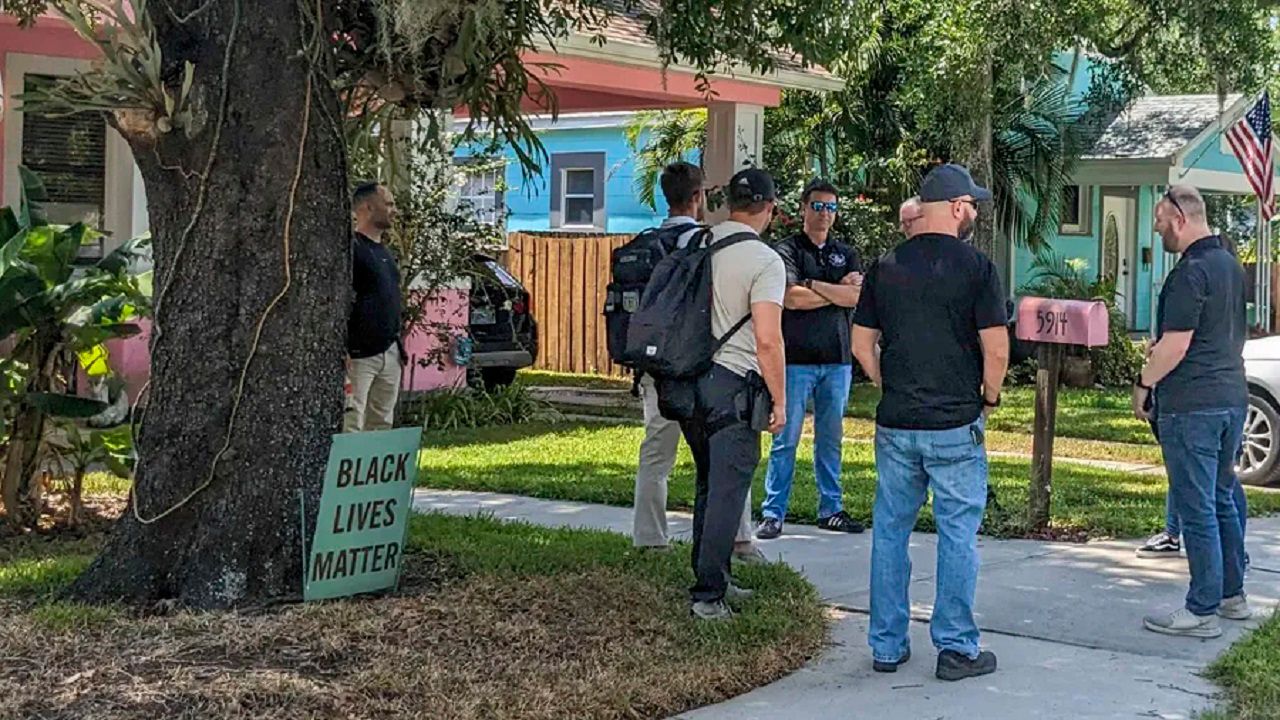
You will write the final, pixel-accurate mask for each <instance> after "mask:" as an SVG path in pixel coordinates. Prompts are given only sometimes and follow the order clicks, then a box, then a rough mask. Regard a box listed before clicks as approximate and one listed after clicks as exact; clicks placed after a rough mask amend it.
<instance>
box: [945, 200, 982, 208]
mask: <svg viewBox="0 0 1280 720" xmlns="http://www.w3.org/2000/svg"><path fill="white" fill-rule="evenodd" d="M951 202H960V203H965V204H966V205H972V206H973V209H974V210H977V209H978V201H977V200H971V199H969V198H956V199H955V200H952V201H951Z"/></svg>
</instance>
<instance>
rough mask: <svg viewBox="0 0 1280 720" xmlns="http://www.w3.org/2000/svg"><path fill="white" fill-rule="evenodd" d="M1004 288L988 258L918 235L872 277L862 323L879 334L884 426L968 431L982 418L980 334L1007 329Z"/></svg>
mask: <svg viewBox="0 0 1280 720" xmlns="http://www.w3.org/2000/svg"><path fill="white" fill-rule="evenodd" d="M1006 321H1007V318H1006V315H1005V296H1004V289H1003V288H1002V287H1001V285H1000V276H999V275H998V274H997V273H996V268H995V265H993V264H992V263H991V261H990V260H988V259H987V257H986V256H985V255H983V254H982V253H980V252H978V251H977V250H976V249H974V248H973V246H971V245H968V244H966V243H964V242H961V241H960V240H958V239H956V238H955V237H952V236H950V235H917V236H916V237H914V238H912V239H910V240H907V241H906V242H904V243H902V244H901V245H899V246H898V247H897V248H895V249H893V250H892V251H890V252H889V253H888V254H887V255H885V256H884V257H883V258H882V259H881V260H880V261H879V262H878V263H876V264H875V265H874V266H872V268H871V270H870V271H869V272H868V273H867V279H866V281H865V282H864V283H863V286H862V298H861V299H860V300H859V301H858V311H857V313H856V315H855V317H854V322H855V323H857V324H858V325H861V326H863V327H868V328H875V329H878V330H879V331H880V333H881V336H880V348H881V354H880V374H881V379H882V385H883V388H884V396H883V397H882V398H881V400H880V406H879V407H878V408H877V409H876V423H877V424H879V425H883V426H884V427H888V428H899V429H905V430H948V429H951V428H957V427H963V426H964V425H967V424H969V423H971V422H973V421H975V420H977V419H978V416H979V415H980V414H981V413H982V364H983V362H982V342H981V340H980V339H979V336H978V331H979V330H983V329H986V328H992V327H1002V326H1004V325H1005V324H1006Z"/></svg>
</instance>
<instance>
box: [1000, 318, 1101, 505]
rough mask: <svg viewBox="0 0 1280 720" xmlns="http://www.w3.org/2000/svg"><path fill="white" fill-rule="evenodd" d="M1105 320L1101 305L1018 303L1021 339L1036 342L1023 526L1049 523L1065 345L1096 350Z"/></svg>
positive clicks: (1019, 337) (1018, 330)
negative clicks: (1028, 485) (1036, 365)
mask: <svg viewBox="0 0 1280 720" xmlns="http://www.w3.org/2000/svg"><path fill="white" fill-rule="evenodd" d="M1108 323H1109V316H1108V313H1107V306H1106V305H1105V304H1104V303H1101V302H1089V301H1084V300H1057V299H1052V298H1041V297H1024V298H1022V301H1021V302H1020V303H1019V304H1018V323H1017V334H1018V339H1019V340H1029V341H1032V342H1035V343H1037V344H1038V347H1037V351H1038V352H1037V359H1038V360H1039V364H1040V367H1039V369H1038V370H1037V371H1036V416H1035V427H1034V429H1033V433H1032V440H1031V492H1030V494H1029V502H1028V505H1027V524H1028V526H1029V527H1030V528H1031V529H1033V530H1042V529H1044V528H1045V527H1046V526H1048V524H1049V507H1050V504H1051V496H1052V491H1053V436H1054V426H1055V425H1056V420H1057V415H1058V381H1059V378H1060V376H1061V374H1062V358H1063V355H1064V354H1065V352H1066V349H1067V346H1069V345H1083V346H1085V347H1097V346H1099V345H1106V344H1107V341H1108V337H1109V336H1108V332H1109V330H1110V328H1109V326H1108Z"/></svg>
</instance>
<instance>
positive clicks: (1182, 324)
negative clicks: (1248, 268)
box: [1133, 185, 1252, 638]
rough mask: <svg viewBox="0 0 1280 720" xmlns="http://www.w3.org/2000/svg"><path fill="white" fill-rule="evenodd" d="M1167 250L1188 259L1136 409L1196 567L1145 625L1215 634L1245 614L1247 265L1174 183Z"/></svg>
mask: <svg viewBox="0 0 1280 720" xmlns="http://www.w3.org/2000/svg"><path fill="white" fill-rule="evenodd" d="M1155 230H1156V232H1157V233H1159V234H1160V237H1161V239H1162V240H1163V242H1164V249H1165V252H1169V253H1179V254H1181V255H1182V258H1181V259H1180V260H1178V264H1177V265H1175V266H1174V268H1173V270H1171V271H1170V272H1169V275H1168V277H1167V278H1165V281H1164V285H1163V286H1162V287H1161V289H1160V300H1159V302H1158V304H1157V305H1156V326H1157V339H1156V343H1155V345H1153V346H1152V347H1151V349H1150V351H1149V352H1148V355H1147V362H1146V364H1145V365H1144V366H1143V368H1142V372H1140V373H1139V374H1138V377H1137V378H1136V379H1135V380H1134V390H1133V411H1134V415H1136V416H1137V417H1138V418H1140V419H1144V420H1145V419H1148V418H1150V417H1151V414H1152V410H1151V409H1150V406H1149V404H1148V400H1150V399H1151V398H1150V396H1151V394H1152V392H1154V394H1155V400H1154V413H1155V421H1156V429H1157V430H1158V433H1159V434H1158V437H1159V441H1160V447H1161V449H1162V450H1163V452H1164V462H1165V467H1166V469H1167V470H1168V475H1169V495H1170V498H1171V500H1172V505H1173V508H1172V510H1173V512H1171V513H1170V516H1171V517H1173V516H1176V518H1177V519H1179V520H1181V522H1182V538H1183V544H1184V545H1185V546H1186V550H1187V564H1188V565H1189V566H1190V570H1191V589H1190V590H1189V591H1188V592H1187V597H1186V602H1185V604H1184V605H1183V607H1181V608H1179V609H1178V610H1176V611H1174V612H1173V613H1160V614H1156V615H1149V616H1147V617H1146V618H1145V619H1144V620H1143V624H1144V625H1145V627H1146V628H1147V629H1148V630H1151V631H1153V632H1158V633H1162V634H1165V635H1181V636H1185V637H1199V638H1206V637H1218V636H1219V635H1221V634H1222V628H1221V625H1220V624H1219V622H1218V618H1219V617H1224V618H1227V619H1229V620H1247V619H1248V618H1249V617H1250V615H1251V614H1252V613H1251V612H1250V609H1249V603H1248V600H1247V599H1246V598H1245V593H1244V570H1245V553H1244V525H1243V523H1242V518H1241V514H1242V513H1244V512H1245V508H1244V495H1243V493H1242V492H1240V487H1239V480H1238V479H1237V478H1236V475H1235V468H1234V465H1235V460H1236V457H1237V454H1238V453H1239V451H1240V441H1241V435H1242V434H1243V428H1244V418H1245V413H1246V408H1247V407H1248V404H1249V390H1248V385H1247V383H1246V381H1245V372H1244V355H1243V354H1244V342H1245V336H1246V320H1245V289H1244V282H1245V279H1244V269H1243V268H1242V267H1241V266H1240V261H1239V260H1237V259H1236V258H1235V256H1234V255H1232V254H1231V252H1230V251H1229V250H1228V249H1227V248H1226V247H1224V245H1223V241H1222V239H1221V238H1219V237H1218V236H1217V235H1215V234H1214V233H1213V231H1212V230H1210V229H1209V223H1208V218H1207V216H1206V213H1205V205H1204V198H1202V197H1201V196H1200V193H1199V192H1198V191H1197V190H1196V189H1195V188H1193V187H1189V186H1185V185H1175V186H1173V187H1171V188H1169V191H1168V192H1167V193H1165V196H1164V197H1163V198H1162V199H1161V200H1160V202H1159V203H1158V204H1157V205H1156V219H1155Z"/></svg>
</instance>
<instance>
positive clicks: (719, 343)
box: [710, 232, 764, 352]
mask: <svg viewBox="0 0 1280 720" xmlns="http://www.w3.org/2000/svg"><path fill="white" fill-rule="evenodd" d="M752 240H755V241H756V242H759V243H763V242H764V240H762V239H761V238H760V236H759V235H756V234H755V233H748V232H742V233H734V234H733V235H730V236H728V237H725V238H723V239H721V240H719V241H717V242H716V243H715V244H714V245H712V246H711V248H710V249H711V252H713V253H715V252H718V251H720V250H723V249H725V248H727V247H729V246H730V245H737V244H738V243H742V242H751V241H752ZM750 320H751V312H750V311H748V312H747V314H746V315H743V316H742V319H741V320H739V321H738V322H736V323H734V324H733V327H731V328H729V332H726V333H725V334H724V335H721V336H720V337H719V338H717V339H716V344H715V352H719V351H720V348H722V347H724V344H725V343H727V342H729V339H730V338H732V337H733V336H734V335H736V334H737V333H738V331H739V330H741V329H742V328H743V326H744V325H746V324H747V322H748V321H750Z"/></svg>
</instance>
